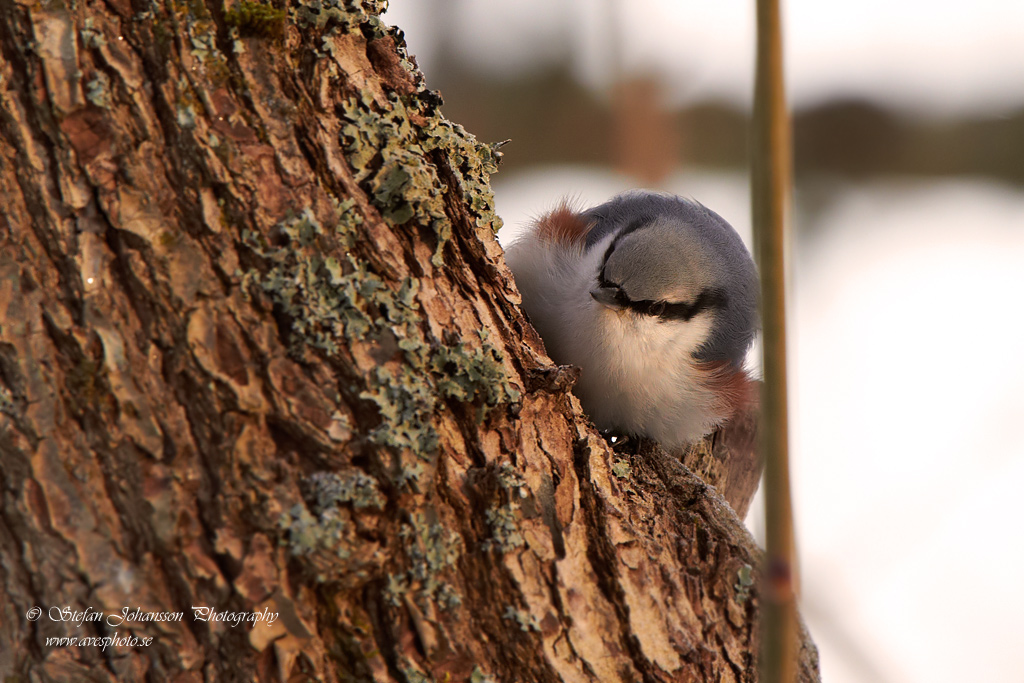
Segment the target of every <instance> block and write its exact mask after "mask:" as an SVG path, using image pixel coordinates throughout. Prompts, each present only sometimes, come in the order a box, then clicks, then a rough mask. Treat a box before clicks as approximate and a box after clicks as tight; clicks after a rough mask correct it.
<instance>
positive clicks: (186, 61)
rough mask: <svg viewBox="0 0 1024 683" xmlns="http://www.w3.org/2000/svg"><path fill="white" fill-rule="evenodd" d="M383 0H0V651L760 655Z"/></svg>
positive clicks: (659, 470) (726, 587) (716, 507)
mask: <svg viewBox="0 0 1024 683" xmlns="http://www.w3.org/2000/svg"><path fill="white" fill-rule="evenodd" d="M374 5H375V3H373V2H370V1H368V0H364V2H363V4H362V5H357V4H355V3H354V2H352V1H351V0H350V1H349V2H347V3H346V2H331V1H327V0H325V1H320V0H307V1H306V2H297V3H289V4H288V6H287V7H286V8H285V9H284V10H281V9H280V7H281V5H277V9H275V8H274V7H272V6H269V5H258V4H255V3H250V2H239V3H235V4H229V5H227V6H224V5H222V4H221V3H219V2H215V1H212V0H188V1H187V2H167V3H154V4H150V3H148V2H142V0H107V1H106V2H99V1H92V2H88V1H80V2H77V3H75V2H67V3H65V2H56V1H55V2H42V3H40V2H38V1H37V0H19V1H16V2H5V3H3V4H0V49H2V52H3V61H2V63H0V194H2V204H0V461H2V468H0V495H2V500H0V582H2V584H3V593H4V595H3V597H2V599H0V675H2V677H3V680H5V681H20V680H25V681H27V680H33V681H73V680H94V681H106V680H124V681H130V680H153V681H163V680H175V681H193V680H194V681H199V680H207V681H253V680H258V681H276V680H282V681H283V680H288V681H301V680H339V681H370V680H376V681H410V682H418V681H428V680H434V681H474V682H480V681H487V680H492V681H556V680H565V681H570V680H572V681H584V680H587V681H620V680H621V681H636V680H645V681H670V680H671V681H691V680H692V681H698V680H700V681H752V680H754V679H755V678H756V672H755V662H754V660H755V655H754V653H756V651H757V649H756V648H757V638H756V637H755V634H756V628H755V623H756V615H757V605H758V597H757V595H758V588H757V585H756V584H755V583H754V582H753V580H752V579H751V578H750V574H749V568H750V567H753V566H756V565H757V563H758V553H757V550H756V549H755V547H754V546H753V544H752V543H751V541H750V539H749V536H748V535H747V533H746V532H745V530H744V529H743V527H742V525H741V524H740V522H739V520H738V519H737V518H736V516H735V515H734V514H733V512H732V510H731V509H730V508H729V507H728V506H727V505H725V504H724V503H723V501H722V499H721V498H719V496H718V495H717V494H716V493H715V491H714V490H713V489H711V488H709V487H708V486H707V485H706V484H705V483H704V482H703V481H702V480H701V479H699V478H698V477H696V476H695V475H694V474H692V473H691V472H690V471H689V470H688V469H686V468H685V467H684V466H682V465H681V464H680V463H679V461H678V460H676V459H673V458H670V457H666V456H664V454H662V455H660V456H659V455H652V454H651V453H648V452H646V451H642V452H641V453H640V454H639V455H635V456H622V455H617V454H615V453H613V452H612V451H611V450H610V449H609V447H608V446H607V444H606V443H605V442H604V441H603V440H602V439H601V438H600V437H599V436H598V435H597V434H595V433H594V431H593V429H592V428H591V427H589V425H588V423H587V422H586V420H585V418H584V417H583V416H582V415H581V412H580V409H579V405H578V402H577V401H576V400H575V399H574V398H573V397H572V395H571V394H570V388H571V384H572V377H573V375H572V372H570V371H568V370H567V369H563V368H557V367H555V366H553V365H552V364H551V362H550V361H549V360H547V358H546V357H545V356H544V355H543V352H542V349H541V345H540V343H539V340H538V339H537V338H536V337H535V334H534V333H533V332H532V329H531V328H530V327H529V326H528V325H527V324H526V322H525V321H524V319H523V316H522V314H521V312H520V311H519V309H518V307H517V305H516V304H517V301H518V295H517V293H516V291H515V289H514V286H513V285H512V283H511V280H510V278H509V273H508V271H507V269H506V268H505V266H504V264H503V261H502V257H501V249H500V247H499V246H498V244H497V242H496V241H495V239H494V235H493V230H494V227H495V223H496V222H497V219H496V217H495V216H494V215H493V206H492V202H491V196H490V189H489V185H488V179H487V178H488V174H489V173H491V172H493V171H494V170H495V167H496V160H497V158H496V152H495V150H494V149H492V148H491V147H489V146H486V145H482V144H479V143H478V142H476V140H474V139H473V138H472V137H471V136H469V135H467V134H466V133H465V132H464V131H462V130H461V128H459V127H458V126H455V125H453V124H451V123H449V122H447V121H446V120H444V119H443V118H442V117H441V116H440V114H439V113H438V111H437V106H438V104H439V100H438V97H437V96H436V95H435V94H434V93H431V92H430V91H428V90H426V89H425V87H424V86H423V82H422V78H421V76H420V75H419V74H418V72H417V71H416V70H415V68H414V65H412V64H411V63H410V62H409V61H408V59H407V57H406V55H405V53H404V50H403V48H402V45H401V37H400V34H397V33H394V32H391V31H389V30H388V29H387V28H386V27H385V26H384V25H383V24H382V23H381V22H380V20H379V18H378V17H377V16H376V11H377V10H378V9H379V8H378V7H375V6H374ZM197 607H198V608H203V607H207V608H210V610H211V611H212V612H213V613H215V614H218V615H221V616H220V618H219V619H218V618H214V619H211V618H210V616H209V612H206V613H204V612H202V611H199V612H197V611H196V608H197ZM35 608H38V610H39V611H38V612H36V611H34V609H35ZM126 610H127V612H126ZM159 613H165V614H164V616H165V617H166V616H168V614H169V615H170V616H171V617H172V619H170V620H168V619H166V618H165V619H156V620H154V619H152V618H149V619H147V616H148V617H152V615H153V614H159ZM175 613H178V614H180V619H175V618H173V617H174V615H175ZM224 613H227V614H228V615H230V614H232V613H233V614H234V615H235V617H231V616H224ZM254 613H258V614H260V615H264V616H267V617H268V618H266V619H263V620H259V621H255V623H254V624H253V623H249V622H245V623H241V624H238V623H236V622H234V621H232V620H231V619H237V618H241V617H243V616H244V617H246V618H254V617H251V615H252V614H254ZM97 614H99V615H100V617H99V618H98V620H97ZM269 615H276V618H274V619H272V620H271V619H270V618H269ZM62 636H63V637H69V638H72V637H74V638H78V639H79V640H78V641H77V642H76V643H75V644H70V643H69V642H67V641H64V642H60V641H56V640H52V639H53V638H58V637H62ZM87 638H117V639H119V640H117V641H116V642H113V643H107V644H106V645H104V644H103V641H97V642H95V643H93V642H89V641H86V640H85V639H87ZM126 638H129V639H135V640H127V641H126V640H125V639H126ZM803 656H804V660H803V674H802V680H807V681H810V680H816V679H817V668H816V663H815V655H814V649H813V646H812V645H810V644H809V641H808V645H807V646H806V648H805V651H804V653H803Z"/></svg>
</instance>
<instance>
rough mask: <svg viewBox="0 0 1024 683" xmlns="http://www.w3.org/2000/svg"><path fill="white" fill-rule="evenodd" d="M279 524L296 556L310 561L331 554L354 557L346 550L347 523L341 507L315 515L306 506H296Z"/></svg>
mask: <svg viewBox="0 0 1024 683" xmlns="http://www.w3.org/2000/svg"><path fill="white" fill-rule="evenodd" d="M278 525H279V526H280V527H281V529H282V530H283V531H284V532H285V540H286V542H287V544H288V548H289V549H290V550H291V553H292V555H296V556H301V557H306V558H308V557H310V556H313V555H316V554H319V553H323V552H328V553H331V554H335V553H336V554H337V556H338V557H339V558H340V559H345V558H346V557H348V556H349V554H350V553H349V551H348V550H347V549H346V548H345V528H346V524H345V521H344V519H342V517H341V516H340V514H339V511H338V509H337V507H334V508H331V509H329V510H326V511H324V512H323V513H322V514H320V515H319V516H314V515H313V514H312V513H311V512H310V511H309V510H308V509H306V506H305V505H303V504H302V503H296V504H295V505H293V506H292V508H291V509H290V510H289V511H288V512H285V513H283V514H282V515H281V518H280V519H279V520H278Z"/></svg>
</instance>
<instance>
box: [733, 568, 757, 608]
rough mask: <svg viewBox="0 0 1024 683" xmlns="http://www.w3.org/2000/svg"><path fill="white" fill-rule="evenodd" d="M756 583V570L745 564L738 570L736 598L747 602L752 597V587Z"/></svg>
mask: <svg viewBox="0 0 1024 683" xmlns="http://www.w3.org/2000/svg"><path fill="white" fill-rule="evenodd" d="M753 585H754V570H753V567H751V566H750V565H749V564H745V565H743V566H742V567H740V568H739V570H738V571H737V572H736V585H735V586H734V588H735V589H736V600H737V601H739V602H746V601H747V600H748V599H749V598H750V589H751V588H752V587H753Z"/></svg>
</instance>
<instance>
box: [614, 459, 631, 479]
mask: <svg viewBox="0 0 1024 683" xmlns="http://www.w3.org/2000/svg"><path fill="white" fill-rule="evenodd" d="M632 471H633V470H632V468H631V467H630V466H629V461H628V460H616V461H615V462H613V463H612V474H614V475H615V476H616V477H618V478H619V479H629V475H630V474H631V473H632Z"/></svg>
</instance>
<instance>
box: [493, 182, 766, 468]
mask: <svg viewBox="0 0 1024 683" xmlns="http://www.w3.org/2000/svg"><path fill="white" fill-rule="evenodd" d="M505 257H506V260H507V262H508V265H509V267H510V268H511V269H512V272H513V274H514V275H515V279H516V284H517V285H518V287H519V291H520V293H521V294H522V297H523V307H524V308H525V309H526V313H527V314H528V315H529V317H530V321H531V322H532V323H533V325H534V327H536V328H537V331H538V332H539V333H540V336H541V338H542V339H543V340H544V345H545V347H546V348H547V351H548V355H550V356H551V358H552V360H554V361H555V362H557V363H559V364H571V365H575V366H578V367H579V368H580V370H581V372H580V378H579V381H578V382H577V384H576V387H575V389H574V392H575V393H576V395H577V396H578V397H579V399H580V401H581V402H582V404H583V409H584V410H585V411H586V412H587V414H588V415H589V416H590V418H591V419H592V420H593V421H594V423H595V424H596V425H597V426H598V427H599V428H600V429H602V430H609V431H611V432H617V433H621V434H632V435H636V436H644V437H648V438H651V439H654V440H655V441H658V442H659V443H661V444H662V445H663V446H665V447H667V448H675V447H679V446H682V445H685V444H689V443H692V442H694V441H696V440H698V439H700V438H701V437H702V436H704V435H705V434H708V433H709V432H711V431H712V430H714V429H715V427H717V426H719V425H721V424H723V423H724V422H726V421H728V420H729V418H731V417H732V416H733V415H734V414H735V413H736V412H737V411H738V410H739V409H740V408H741V407H743V406H744V405H746V404H747V403H748V401H750V399H751V398H752V395H753V383H752V382H751V380H750V378H749V377H748V376H747V373H746V371H745V370H744V369H743V362H744V358H745V356H746V353H747V350H748V349H749V348H750V345H751V343H752V342H753V340H754V335H755V333H756V330H757V325H758V320H757V291H758V282H757V272H756V269H755V267H754V262H753V260H752V259H751V258H750V253H749V252H748V251H747V249H746V247H745V246H744V245H743V242H742V241H741V240H740V237H739V235H737V234H736V231H735V230H733V228H732V227H731V226H730V225H729V224H728V223H726V222H725V220H724V219H722V217H721V216H719V215H718V214H716V213H715V212H713V211H711V210H710V209H707V208H706V207H704V206H702V205H701V204H698V203H697V202H694V201H690V200H687V199H683V198H681V197H676V196H673V195H667V194H659V193H654V192H647V191H632V192H627V193H625V194H621V195H618V196H616V197H614V198H612V199H611V200H610V201H608V202H606V203H604V204H601V205H600V206H597V207H594V208H592V209H587V210H586V211H583V212H575V211H573V210H572V209H570V208H569V207H568V206H566V205H565V204H563V205H562V206H560V207H559V208H557V209H555V210H554V211H552V212H550V213H548V214H547V215H545V216H543V217H542V218H540V219H539V220H537V221H536V222H535V223H534V224H533V225H532V226H531V228H530V229H529V231H528V232H527V233H526V234H525V235H524V236H523V237H521V238H520V239H518V240H517V241H516V242H514V243H513V244H512V245H511V246H510V247H509V248H508V250H507V251H506V254H505Z"/></svg>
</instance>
